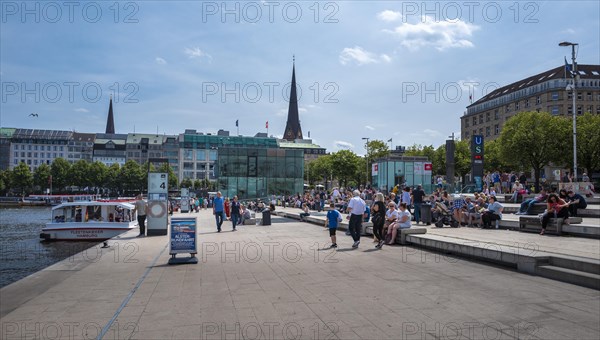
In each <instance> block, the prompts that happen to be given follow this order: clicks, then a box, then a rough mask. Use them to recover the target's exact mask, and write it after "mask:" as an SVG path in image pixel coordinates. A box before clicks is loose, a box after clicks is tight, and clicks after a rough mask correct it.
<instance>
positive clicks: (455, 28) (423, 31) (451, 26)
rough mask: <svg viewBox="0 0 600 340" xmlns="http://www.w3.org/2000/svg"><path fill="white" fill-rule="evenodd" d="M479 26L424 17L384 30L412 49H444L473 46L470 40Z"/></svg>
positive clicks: (459, 21)
mask: <svg viewBox="0 0 600 340" xmlns="http://www.w3.org/2000/svg"><path fill="white" fill-rule="evenodd" d="M478 29H479V26H477V25H473V24H470V23H468V22H464V21H461V20H457V21H452V22H450V21H435V20H434V18H430V17H427V16H425V17H423V19H422V20H421V21H419V22H417V23H415V24H411V23H402V24H401V25H400V26H397V27H396V28H394V29H393V30H384V32H388V33H391V34H393V35H394V36H396V37H398V38H399V39H401V42H400V44H401V45H402V46H404V47H406V48H408V49H409V50H411V51H416V50H418V49H420V48H422V47H434V48H436V49H437V50H440V51H443V50H446V49H449V48H468V47H473V46H474V45H473V42H472V41H471V40H470V39H471V37H472V36H473V32H475V31H477V30H478Z"/></svg>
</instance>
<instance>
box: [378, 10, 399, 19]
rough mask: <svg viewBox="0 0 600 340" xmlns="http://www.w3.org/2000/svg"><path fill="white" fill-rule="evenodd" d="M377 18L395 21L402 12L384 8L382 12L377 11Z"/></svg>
mask: <svg viewBox="0 0 600 340" xmlns="http://www.w3.org/2000/svg"><path fill="white" fill-rule="evenodd" d="M377 18H379V20H383V21H396V20H398V19H400V18H402V13H400V12H396V11H390V10H389V9H386V10H385V11H383V12H379V13H377Z"/></svg>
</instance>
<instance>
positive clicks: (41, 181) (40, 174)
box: [33, 163, 52, 191]
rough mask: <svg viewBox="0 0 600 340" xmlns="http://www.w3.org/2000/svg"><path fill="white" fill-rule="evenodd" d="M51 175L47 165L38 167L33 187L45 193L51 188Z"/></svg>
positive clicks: (34, 174)
mask: <svg viewBox="0 0 600 340" xmlns="http://www.w3.org/2000/svg"><path fill="white" fill-rule="evenodd" d="M51 175H52V172H51V168H50V166H49V165H48V164H46V163H42V165H40V166H38V167H37V169H35V171H34V172H33V185H35V186H37V187H39V188H40V190H42V191H44V189H46V188H49V187H50V182H49V181H50V176H51Z"/></svg>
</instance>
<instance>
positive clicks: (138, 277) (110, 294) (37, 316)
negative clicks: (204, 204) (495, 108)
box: [0, 211, 600, 339]
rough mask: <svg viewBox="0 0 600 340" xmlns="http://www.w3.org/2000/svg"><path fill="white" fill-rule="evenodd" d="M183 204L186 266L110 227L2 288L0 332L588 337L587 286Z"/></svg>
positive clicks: (8, 335)
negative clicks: (193, 258)
mask: <svg viewBox="0 0 600 340" xmlns="http://www.w3.org/2000/svg"><path fill="white" fill-rule="evenodd" d="M186 216H197V217H198V221H199V225H200V227H199V240H200V241H201V244H200V246H199V250H200V253H199V254H198V256H199V260H200V261H199V263H198V264H196V265H179V266H169V265H167V264H166V263H167V261H168V259H169V255H168V253H167V251H165V249H166V247H167V244H168V239H167V237H166V236H156V237H146V238H133V237H132V236H133V235H135V233H130V234H126V235H123V236H122V237H121V238H119V239H115V240H111V241H109V244H110V245H111V248H110V249H108V250H107V249H103V250H102V253H100V256H97V257H96V258H94V259H93V260H91V258H90V256H87V257H85V256H80V255H79V254H78V255H76V256H74V257H73V259H67V260H65V261H67V262H65V261H63V262H61V263H58V264H56V265H54V266H51V267H49V268H47V269H46V270H43V271H41V272H38V273H36V274H34V275H32V276H29V277H27V278H25V279H23V280H20V281H18V282H16V283H13V284H11V285H9V286H6V287H4V288H2V289H1V290H0V304H2V311H3V314H2V315H1V316H0V325H1V326H2V327H1V331H2V334H1V335H0V338H1V339H24V338H35V339H37V338H61V339H84V338H95V337H97V335H98V333H99V332H101V330H102V329H103V328H105V329H107V330H108V331H107V332H106V333H105V336H104V338H105V339H169V338H172V339H245V338H246V339H254V338H258V339H282V338H283V339H285V338H287V339H425V338H451V339H486V338H489V339H597V338H598V337H599V336H600V327H599V323H598V320H599V319H600V292H598V291H595V290H592V289H587V288H583V287H578V286H573V285H570V284H566V283H561V282H558V281H553V280H549V279H544V278H541V277H536V276H530V275H526V274H521V273H518V272H516V271H513V270H510V269H505V268H499V267H495V266H493V265H488V264H482V263H478V262H471V261H467V260H463V259H458V258H451V257H445V256H443V255H440V254H436V253H431V252H428V251H425V250H421V249H417V248H412V247H384V248H383V249H382V250H374V248H373V244H372V243H371V239H370V238H363V239H362V243H361V245H360V247H359V249H356V250H353V249H352V248H351V247H350V246H351V244H352V240H351V239H350V238H349V237H347V236H345V235H343V233H338V244H339V245H340V248H339V249H338V250H337V251H335V250H329V249H327V250H324V247H325V246H326V245H328V243H329V234H328V232H327V231H326V229H325V228H322V227H318V226H315V225H313V224H309V223H302V222H298V221H294V220H289V219H284V218H281V217H277V216H273V224H272V225H271V226H240V227H239V231H237V232H230V231H228V229H229V222H226V224H225V227H224V232H222V233H215V232H214V231H215V226H214V220H213V217H212V215H211V214H210V212H209V211H201V212H200V213H198V214H186ZM465 230H467V229H466V228H465ZM454 231H456V230H454ZM459 231H462V229H459ZM444 232H445V230H444ZM503 233H514V232H503ZM518 235H521V234H518ZM596 242H597V241H596ZM69 261H70V262H69ZM60 273H64V275H65V277H64V279H62V280H60V279H56V278H55V279H54V280H51V281H46V280H45V278H46V277H49V276H56V275H58V274H60ZM34 288H35V289H34ZM9 297H12V299H11V298H9ZM124 301H126V303H124ZM112 318H114V322H113V323H112V325H111V326H110V328H108V325H109V321H110V320H111V319H112Z"/></svg>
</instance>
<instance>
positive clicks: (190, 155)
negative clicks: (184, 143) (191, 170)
mask: <svg viewBox="0 0 600 340" xmlns="http://www.w3.org/2000/svg"><path fill="white" fill-rule="evenodd" d="M193 157H194V154H193V152H192V150H189V149H184V150H183V159H185V160H187V161H191V160H192V159H194V158H193Z"/></svg>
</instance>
